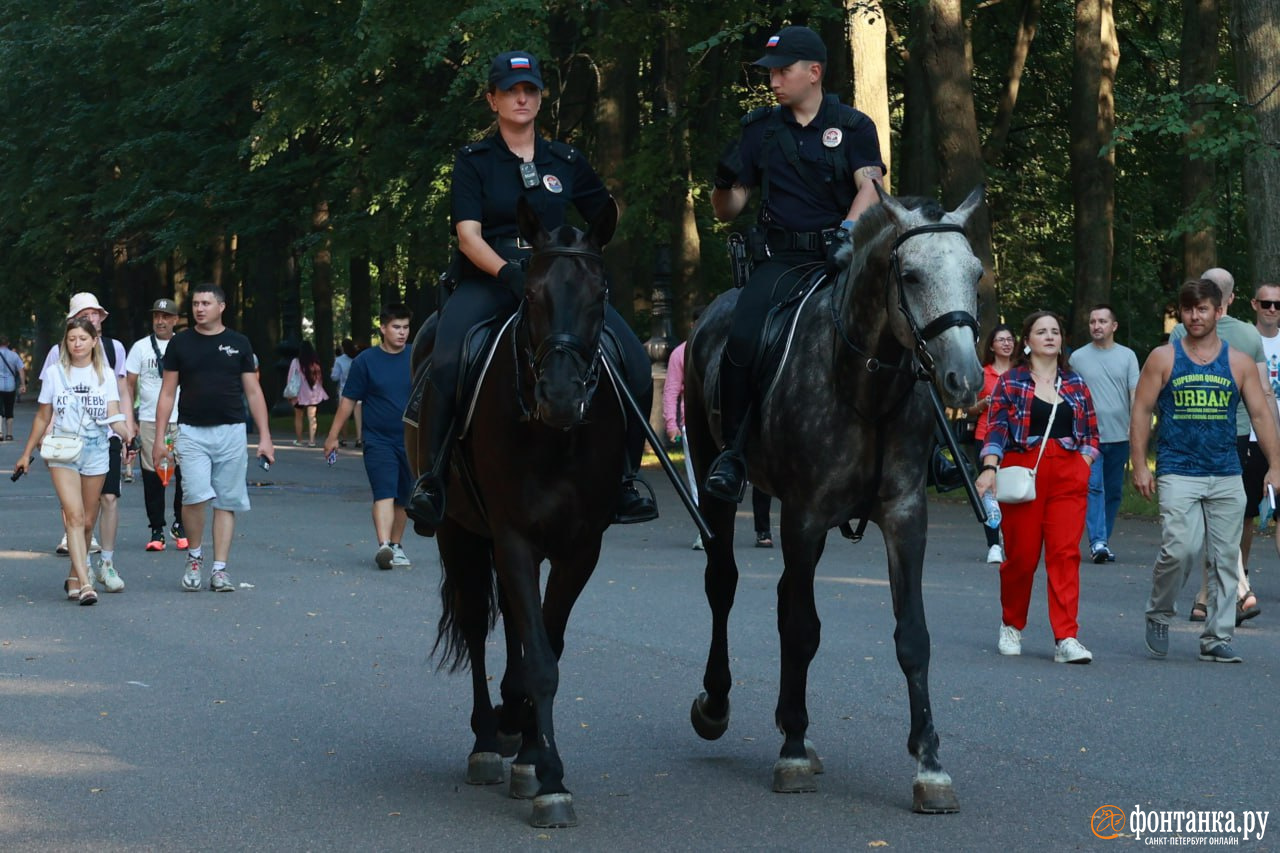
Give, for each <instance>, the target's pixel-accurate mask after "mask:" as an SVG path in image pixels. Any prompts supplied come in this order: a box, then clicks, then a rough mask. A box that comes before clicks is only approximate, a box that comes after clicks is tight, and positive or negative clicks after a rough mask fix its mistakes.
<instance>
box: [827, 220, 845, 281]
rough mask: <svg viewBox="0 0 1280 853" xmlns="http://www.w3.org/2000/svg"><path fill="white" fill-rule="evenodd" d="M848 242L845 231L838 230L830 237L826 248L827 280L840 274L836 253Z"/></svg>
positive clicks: (842, 229)
mask: <svg viewBox="0 0 1280 853" xmlns="http://www.w3.org/2000/svg"><path fill="white" fill-rule="evenodd" d="M848 242H849V232H848V230H847V229H844V228H840V229H838V230H837V231H836V233H835V234H834V235H833V236H832V237H831V243H830V245H828V246H827V265H826V273H827V278H835V277H836V276H837V275H839V274H840V263H839V262H838V261H836V253H837V252H839V251H840V250H841V249H843V248H844V247H845V244H847V243H848Z"/></svg>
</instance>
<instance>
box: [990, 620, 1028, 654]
mask: <svg viewBox="0 0 1280 853" xmlns="http://www.w3.org/2000/svg"><path fill="white" fill-rule="evenodd" d="M996 648H997V649H998V650H999V651H1000V654H1002V655H1020V654H1022V632H1021V631H1019V630H1018V629H1017V628H1011V627H1009V626H1008V625H1001V626H1000V640H999V641H998V642H997V643H996Z"/></svg>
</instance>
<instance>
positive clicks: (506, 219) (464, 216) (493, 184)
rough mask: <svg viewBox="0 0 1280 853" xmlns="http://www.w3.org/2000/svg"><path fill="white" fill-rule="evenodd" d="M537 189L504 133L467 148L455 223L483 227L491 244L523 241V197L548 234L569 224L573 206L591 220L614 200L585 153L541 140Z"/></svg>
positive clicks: (455, 191)
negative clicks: (519, 216)
mask: <svg viewBox="0 0 1280 853" xmlns="http://www.w3.org/2000/svg"><path fill="white" fill-rule="evenodd" d="M533 162H534V165H536V166H537V169H538V183H537V186H535V187H532V188H529V189H526V188H525V186H524V183H523V181H522V179H521V176H520V163H521V160H520V158H519V157H517V156H516V155H515V154H512V153H511V149H509V148H507V144H506V142H504V141H503V139H502V134H500V133H495V134H494V135H493V136H491V137H489V138H488V139H485V140H482V141H480V142H476V143H472V144H471V145H464V146H463V147H462V148H461V149H460V150H459V151H458V156H457V158H456V159H455V160H454V162H453V187H452V215H453V225H454V228H455V229H456V228H457V225H458V223H459V222H464V221H466V220H473V221H476V222H479V223H480V229H481V233H482V234H483V235H484V238H485V239H486V240H490V241H492V240H494V239H495V238H499V237H517V236H519V234H520V230H519V226H518V224H517V222H516V200H517V199H518V198H519V197H520V196H521V195H523V196H524V197H525V198H526V199H528V200H529V202H530V203H531V204H532V205H533V209H534V210H535V211H536V212H537V214H538V219H539V220H540V221H541V222H542V227H543V228H545V229H547V230H548V231H550V230H552V229H553V228H557V227H559V226H561V225H563V224H564V222H565V211H566V209H567V207H568V206H569V204H570V203H572V204H573V206H574V207H576V208H577V209H578V212H579V213H581V214H582V216H583V218H584V219H586V220H587V221H588V222H590V221H591V219H592V218H593V217H594V215H595V214H596V213H598V212H599V210H600V206H601V205H602V204H604V203H605V202H606V201H608V199H609V192H608V190H606V189H605V187H604V184H603V183H601V181H600V177H599V176H598V175H597V174H596V173H595V170H594V169H592V168H591V164H589V163H588V162H587V158H586V157H584V156H582V152H581V151H579V150H578V149H576V148H574V147H573V146H572V145H568V144H566V143H563V142H549V141H548V140H546V139H543V138H541V137H539V138H538V139H537V140H536V141H535V142H534V154H533Z"/></svg>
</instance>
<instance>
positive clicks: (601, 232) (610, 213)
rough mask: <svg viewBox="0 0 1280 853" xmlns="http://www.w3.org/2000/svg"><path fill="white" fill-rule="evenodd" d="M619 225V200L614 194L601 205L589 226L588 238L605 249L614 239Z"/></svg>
mask: <svg viewBox="0 0 1280 853" xmlns="http://www.w3.org/2000/svg"><path fill="white" fill-rule="evenodd" d="M617 227H618V202H617V201H616V200H615V199H614V197H613V196H609V200H608V201H606V202H605V203H604V204H602V205H600V210H599V211H598V212H597V213H596V218H595V219H593V220H591V224H590V225H588V226H587V239H588V240H590V241H592V242H593V243H595V244H596V245H597V246H599V247H600V248H602V249H603V248H604V247H605V246H607V245H609V241H610V240H612V239H613V232H614V231H615V230H616V229H617Z"/></svg>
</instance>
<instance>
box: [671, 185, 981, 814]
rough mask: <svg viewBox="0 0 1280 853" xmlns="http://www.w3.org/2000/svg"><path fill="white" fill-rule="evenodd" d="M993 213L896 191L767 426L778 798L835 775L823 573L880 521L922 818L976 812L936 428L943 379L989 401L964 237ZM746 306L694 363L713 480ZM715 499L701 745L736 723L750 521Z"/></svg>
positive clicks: (727, 297) (846, 257)
mask: <svg viewBox="0 0 1280 853" xmlns="http://www.w3.org/2000/svg"><path fill="white" fill-rule="evenodd" d="M981 202H982V188H981V187H978V188H977V189H975V190H974V191H973V192H972V193H971V194H970V195H969V197H968V198H967V199H965V201H964V202H963V203H962V204H961V205H960V207H959V208H957V209H956V210H955V211H953V212H951V213H946V212H945V211H944V210H943V209H942V208H941V207H940V206H939V205H938V204H937V203H936V202H933V201H928V200H923V199H915V200H909V201H905V203H904V201H901V200H897V199H894V198H892V197H890V196H887V195H885V194H883V193H882V194H881V203H880V204H879V205H876V206H874V207H872V208H871V209H870V210H868V211H867V212H866V213H864V214H863V215H862V216H861V217H860V218H859V219H858V222H857V225H856V227H855V229H854V232H853V235H852V237H851V241H850V242H851V246H849V247H846V248H845V249H844V250H842V252H841V261H842V263H845V264H846V266H845V268H844V269H843V270H842V272H841V273H840V275H839V276H838V278H837V281H836V282H835V284H834V286H832V287H828V288H825V289H823V290H820V291H818V292H817V293H815V294H814V295H813V296H812V297H811V298H810V299H809V300H808V301H807V302H806V303H805V305H804V307H803V308H802V310H801V315H800V317H799V321H798V323H797V327H796V331H795V336H794V339H793V340H792V342H791V347H790V354H789V356H788V358H787V361H786V363H785V364H784V365H783V367H782V372H781V374H780V375H779V376H778V378H777V380H776V381H775V382H774V383H773V384H772V385H771V387H770V388H769V390H768V394H767V396H766V397H765V398H764V399H763V400H762V401H761V402H760V408H759V415H758V416H757V417H756V418H754V419H752V426H751V428H750V429H751V432H750V435H749V436H748V441H747V447H746V459H747V467H748V472H749V476H750V479H751V481H752V482H753V483H754V484H755V485H757V486H759V487H761V488H763V489H764V490H765V491H767V492H768V493H769V494H772V495H774V496H776V497H777V498H779V499H780V501H781V540H782V555H783V564H784V568H783V572H782V577H781V579H780V580H779V581H778V614H777V618H778V634H779V637H780V641H781V652H782V659H781V677H780V684H779V689H778V704H777V709H776V711H775V720H776V723H777V725H778V728H779V729H780V730H781V731H782V733H783V736H784V740H783V744H782V750H781V752H780V755H779V758H778V761H777V763H776V764H775V765H774V790H777V791H784V792H795V791H812V790H816V785H815V782H814V778H813V777H814V775H815V772H821V765H820V764H819V763H818V760H817V756H816V753H815V752H814V751H813V749H812V746H811V745H810V744H808V743H807V742H806V740H805V730H806V729H807V728H808V725H809V716H808V711H807V708H806V704H805V691H806V684H807V679H808V671H809V664H810V662H811V661H812V660H813V657H814V655H815V654H816V652H817V650H818V643H819V636H820V628H821V626H820V623H819V620H818V612H817V608H816V606H815V603H814V594H813V580H814V570H815V567H816V565H817V562H818V559H819V558H820V557H821V556H822V552H823V548H824V547H825V545H826V540H827V534H828V532H829V531H830V530H831V529H832V528H834V527H837V526H838V525H840V524H842V523H844V522H845V521H846V520H848V519H870V520H871V521H874V522H875V523H876V524H877V525H878V526H879V527H880V531H881V533H882V534H883V536H884V542H885V548H886V550H887V551H888V557H889V582H890V587H891V589H892V592H893V613H894V618H895V619H896V621H897V630H896V631H895V632H894V641H895V644H896V647H897V655H898V662H899V664H900V665H901V667H902V671H903V674H904V675H905V676H906V680H907V694H908V696H909V698H910V703H911V731H910V734H909V736H908V739H907V749H908V751H909V752H910V753H911V755H912V756H914V757H915V758H916V760H917V762H918V764H917V770H916V775H915V779H914V784H913V808H914V809H915V810H916V811H918V812H952V811H956V810H957V809H958V808H959V805H958V802H957V800H956V797H955V794H954V792H953V790H952V786H951V777H950V776H948V775H947V773H946V772H945V771H944V770H943V769H942V765H941V763H939V761H938V735H937V733H936V732H935V731H934V727H933V710H932V707H931V705H930V703H929V631H928V628H927V626H926V625H925V614H924V599H923V596H922V591H921V576H922V573H923V566H924V552H925V535H926V531H927V526H928V520H927V508H926V502H925V475H926V469H927V466H928V462H929V456H930V450H931V448H932V445H933V430H934V416H933V411H932V408H931V401H930V400H929V398H928V396H927V395H928V393H929V389H928V388H927V387H926V385H925V384H924V381H922V380H924V379H925V377H928V379H927V380H925V381H933V382H934V383H935V384H936V387H937V389H938V391H939V392H940V393H941V396H942V399H943V401H944V402H945V404H946V405H948V406H954V407H966V408H967V407H969V406H972V405H973V404H974V402H975V400H976V398H977V395H978V391H979V390H980V389H981V387H982V365H981V364H980V363H979V361H978V356H977V351H976V348H975V346H974V343H975V337H976V334H977V321H976V320H975V315H976V314H977V303H978V280H979V278H980V277H981V276H982V271H983V270H982V264H981V263H980V262H979V261H978V259H977V257H975V256H974V254H973V250H972V249H971V248H970V246H969V242H968V240H967V238H966V237H965V234H964V225H965V223H966V222H967V221H968V219H969V217H970V215H971V214H972V213H973V211H974V210H975V209H976V208H977V207H978V205H979V204H981ZM736 300H737V291H730V292H728V293H725V294H722V295H721V296H720V297H719V298H718V299H717V300H716V301H715V302H714V303H713V304H712V305H711V307H710V308H708V309H707V311H706V312H705V313H704V314H703V316H702V319H701V322H700V323H699V325H698V328H697V331H696V332H695V334H694V335H693V338H692V341H691V343H690V345H689V348H688V350H689V354H688V361H687V368H686V370H687V372H686V385H685V395H686V421H687V427H688V431H689V446H690V451H691V452H692V453H693V459H694V469H695V471H696V474H697V477H698V480H699V482H702V481H703V480H704V479H705V477H706V474H707V469H708V467H709V466H710V462H711V460H712V459H713V458H714V457H715V455H716V452H717V450H718V444H717V442H716V437H717V436H718V434H719V416H718V412H713V411H711V409H712V408H713V407H712V406H709V405H708V402H707V395H706V393H705V391H706V388H707V387H708V383H709V382H710V381H712V380H713V379H714V378H715V377H716V375H717V373H718V371H719V363H720V357H721V352H722V350H723V346H724V341H725V338H726V336H727V334H728V330H729V323H730V318H731V315H732V311H733V306H734V303H735V302H736ZM702 494H703V495H704V497H703V500H702V511H703V513H704V514H705V516H706V519H707V522H708V523H709V524H710V526H711V529H712V530H713V531H714V532H715V538H714V539H712V540H711V541H707V542H706V543H705V545H706V556H707V566H706V574H705V586H706V594H707V600H708V602H709V604H710V606H711V617H712V630H711V647H710V651H709V653H708V656H707V667H706V672H705V674H704V676H703V686H704V687H705V692H704V693H703V694H701V695H700V696H699V697H698V698H697V699H696V700H695V701H694V705H693V709H692V712H691V719H692V722H693V726H694V728H695V729H696V730H697V732H698V734H699V735H701V736H702V737H704V738H707V739H709V740H713V739H715V738H718V737H720V735H722V734H723V733H724V731H725V730H726V729H727V727H728V725H729V688H730V686H731V685H732V683H733V682H732V676H731V674H730V671H729V646H728V623H729V611H730V609H731V608H732V607H733V597H734V591H735V589H736V587H737V582H738V569H737V565H736V564H735V563H734V558H733V525H734V515H735V512H736V506H735V505H733V504H731V503H728V502H725V501H722V500H717V499H715V498H713V497H711V496H710V495H707V494H706V493H705V491H704V492H703V493H702Z"/></svg>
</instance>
